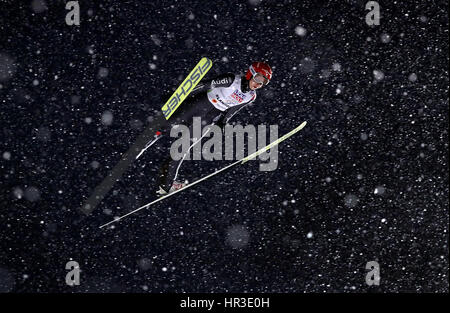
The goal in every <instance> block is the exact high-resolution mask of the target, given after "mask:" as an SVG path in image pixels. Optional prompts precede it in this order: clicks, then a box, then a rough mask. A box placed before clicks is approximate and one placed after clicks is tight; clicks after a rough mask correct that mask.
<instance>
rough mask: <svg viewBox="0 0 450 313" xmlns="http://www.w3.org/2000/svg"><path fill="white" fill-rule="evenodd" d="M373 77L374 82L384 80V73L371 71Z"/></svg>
mask: <svg viewBox="0 0 450 313" xmlns="http://www.w3.org/2000/svg"><path fill="white" fill-rule="evenodd" d="M373 77H374V78H375V79H376V80H382V79H383V78H384V73H383V72H382V71H379V70H373Z"/></svg>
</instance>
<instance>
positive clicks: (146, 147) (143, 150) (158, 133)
mask: <svg viewBox="0 0 450 313" xmlns="http://www.w3.org/2000/svg"><path fill="white" fill-rule="evenodd" d="M161 137H162V133H161V132H160V131H157V132H156V134H155V136H153V138H154V139H152V140H150V141H149V142H148V143H147V144H146V145H145V148H144V149H142V150H141V152H139V154H138V155H137V156H136V160H137V159H138V158H139V157H140V156H141V155H142V154H143V153H144V152H145V150H147V149H148V148H150V147H151V146H153V144H154V143H155V142H157V141H158V139H159V138H161Z"/></svg>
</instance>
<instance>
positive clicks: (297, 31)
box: [295, 25, 307, 37]
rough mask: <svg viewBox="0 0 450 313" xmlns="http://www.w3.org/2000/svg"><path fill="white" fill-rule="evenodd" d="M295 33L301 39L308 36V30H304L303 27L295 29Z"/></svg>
mask: <svg viewBox="0 0 450 313" xmlns="http://www.w3.org/2000/svg"><path fill="white" fill-rule="evenodd" d="M295 33H296V34H297V35H299V36H300V37H303V36H305V35H306V33H307V30H306V28H304V27H303V26H300V25H299V26H297V27H296V28H295Z"/></svg>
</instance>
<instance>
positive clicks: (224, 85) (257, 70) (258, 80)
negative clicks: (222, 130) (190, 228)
mask: <svg viewBox="0 0 450 313" xmlns="http://www.w3.org/2000/svg"><path fill="white" fill-rule="evenodd" d="M271 79H272V69H271V67H270V66H269V65H268V64H267V63H264V62H254V63H252V65H251V66H250V67H249V69H248V70H247V73H246V75H245V76H244V75H239V74H231V73H227V74H222V75H219V76H217V77H215V78H214V79H212V80H208V81H206V82H205V83H203V84H200V85H199V86H197V87H196V88H195V89H194V91H193V93H192V94H191V95H190V96H189V97H188V98H187V99H186V100H185V102H184V103H182V104H181V106H180V108H178V110H177V111H175V113H174V114H173V116H172V117H171V119H170V120H169V121H167V123H166V125H165V126H163V128H162V129H161V131H162V133H163V134H164V133H165V134H169V133H170V129H171V127H172V126H175V125H179V124H183V125H186V126H188V127H189V128H190V130H191V133H192V124H193V118H194V117H200V118H201V120H202V124H203V123H204V124H205V125H211V124H214V125H218V126H220V127H223V126H224V125H226V124H227V122H228V121H229V120H230V119H231V118H232V117H233V116H234V115H235V114H237V113H238V112H239V111H240V110H241V109H243V108H244V107H245V106H247V105H248V104H250V103H252V102H253V101H255V99H256V90H257V89H259V88H261V87H263V86H265V85H267V84H268V83H269V82H270V80H271ZM194 144H195V143H194ZM180 162H182V160H181V161H179V160H177V161H175V160H173V159H172V158H171V157H169V158H168V159H167V160H166V162H164V164H163V167H162V168H161V170H160V181H159V183H160V187H159V190H158V191H157V193H158V194H160V195H163V194H167V193H171V192H173V191H176V190H178V189H180V188H182V187H184V186H185V185H186V183H184V182H182V181H180V180H179V179H178V178H177V175H178V169H179V166H180V165H181V163H180Z"/></svg>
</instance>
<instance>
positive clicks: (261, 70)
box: [245, 62, 272, 85]
mask: <svg viewBox="0 0 450 313" xmlns="http://www.w3.org/2000/svg"><path fill="white" fill-rule="evenodd" d="M257 74H261V75H262V76H263V78H264V85H267V84H268V83H269V82H270V80H271V79H272V69H271V68H270V66H269V64H267V63H264V62H253V63H252V65H250V67H249V68H248V70H247V74H246V75H245V78H246V79H247V80H250V79H251V78H252V77H255V76H256V75H257Z"/></svg>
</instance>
